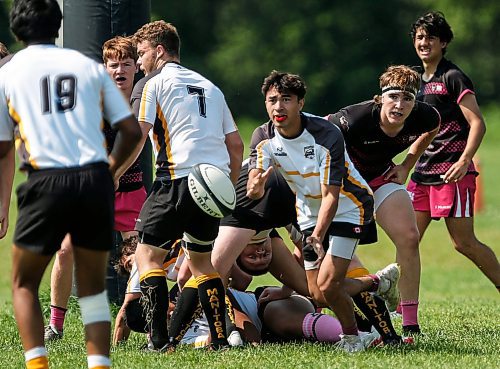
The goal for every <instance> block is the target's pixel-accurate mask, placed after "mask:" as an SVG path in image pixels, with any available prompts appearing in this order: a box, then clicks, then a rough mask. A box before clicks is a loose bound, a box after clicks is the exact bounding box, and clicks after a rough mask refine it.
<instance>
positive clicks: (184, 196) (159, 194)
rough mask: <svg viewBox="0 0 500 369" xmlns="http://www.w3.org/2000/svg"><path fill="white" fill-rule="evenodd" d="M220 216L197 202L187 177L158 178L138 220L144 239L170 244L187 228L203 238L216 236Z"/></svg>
mask: <svg viewBox="0 0 500 369" xmlns="http://www.w3.org/2000/svg"><path fill="white" fill-rule="evenodd" d="M219 223H220V219H219V218H214V217H212V216H210V215H208V214H207V213H205V212H204V211H203V210H201V209H200V208H199V207H198V205H196V203H195V202H194V200H193V198H192V197H191V194H190V193H189V189H188V186H187V177H183V178H178V179H174V180H171V179H157V180H156V181H155V182H154V183H153V187H152V188H151V191H150V194H149V196H148V198H147V199H146V202H145V203H144V205H143V206H142V210H141V213H140V214H139V218H138V219H137V223H136V224H135V230H136V231H138V232H139V237H140V239H141V242H143V243H145V244H148V245H152V246H157V247H163V248H169V247H170V246H171V245H172V243H173V242H174V241H175V240H178V239H179V238H182V236H183V234H184V232H186V233H189V234H190V235H191V236H192V237H194V238H196V239H197V240H200V241H203V242H209V241H213V240H215V238H216V237H217V234H218V233H219Z"/></svg>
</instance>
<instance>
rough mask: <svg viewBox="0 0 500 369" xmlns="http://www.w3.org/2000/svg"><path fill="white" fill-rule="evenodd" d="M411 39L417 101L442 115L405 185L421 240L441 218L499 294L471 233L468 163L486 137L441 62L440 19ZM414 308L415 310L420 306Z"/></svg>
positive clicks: (472, 102)
mask: <svg viewBox="0 0 500 369" xmlns="http://www.w3.org/2000/svg"><path fill="white" fill-rule="evenodd" d="M410 35H411V37H412V40H413V44H414V47H415V51H416V53H417V56H418V57H419V58H420V60H421V61H422V65H423V73H422V85H421V86H420V90H419V92H418V94H417V99H418V100H421V101H424V102H426V103H429V104H430V105H432V106H434V107H435V108H436V109H437V110H438V111H439V113H440V114H441V127H440V129H439V132H438V133H437V135H436V136H435V138H434V140H433V141H432V143H431V145H430V146H429V147H428V148H427V150H425V151H424V153H423V155H422V156H421V157H420V159H419V160H418V162H417V164H416V166H415V171H414V172H413V174H412V176H411V181H410V183H409V184H408V192H409V193H410V196H411V198H412V201H413V207H414V209H415V212H416V217H417V225H418V230H419V232H420V238H422V237H423V235H424V233H425V231H426V229H427V227H428V226H429V223H430V222H431V220H432V219H439V218H445V223H446V227H447V229H448V233H449V234H450V237H451V239H452V242H453V244H454V246H455V249H456V250H457V251H458V252H460V253H461V254H463V255H465V256H466V257H467V258H469V259H470V260H471V261H472V262H474V264H476V265H477V267H478V268H479V269H480V270H481V271H482V272H483V273H484V274H485V275H486V277H488V278H489V279H490V280H491V282H493V284H494V285H495V286H496V288H497V289H499V288H500V264H499V263H498V259H497V257H496V255H495V253H494V252H493V250H491V249H490V248H489V247H488V246H486V245H485V244H483V243H482V242H481V241H479V240H478V239H477V238H476V235H475V233H474V195H475V191H476V176H477V175H478V172H477V171H476V168H475V166H474V162H473V161H472V159H473V157H474V155H475V154H476V152H477V150H478V148H479V145H480V144H481V141H482V139H483V137H484V134H485V132H486V126H485V123H484V120H483V117H482V115H481V111H480V109H479V106H478V103H477V100H476V96H475V93H474V86H473V84H472V81H471V80H470V78H469V77H467V75H466V74H465V73H464V72H463V71H462V70H461V69H460V68H458V67H457V66H456V65H455V64H453V63H452V62H450V61H449V60H448V59H446V58H445V57H444V55H445V52H446V48H447V46H448V44H449V43H450V42H451V41H452V39H453V32H452V30H451V27H450V25H449V24H448V22H447V21H446V19H445V17H444V15H443V14H442V13H440V12H430V13H427V14H424V15H423V16H421V17H419V18H418V19H417V20H416V21H415V23H414V24H413V25H412V27H411V32H410ZM403 303H404V302H403ZM410 303H411V302H408V305H410ZM413 305H414V308H415V309H416V306H417V305H418V301H414V302H413ZM403 308H404V305H403ZM403 324H404V326H405V327H406V328H405V329H406V330H408V331H415V332H418V331H419V326H418V323H417V322H406V323H405V322H403Z"/></svg>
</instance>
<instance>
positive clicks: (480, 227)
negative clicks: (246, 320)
mask: <svg viewBox="0 0 500 369" xmlns="http://www.w3.org/2000/svg"><path fill="white" fill-rule="evenodd" d="M483 113H484V115H485V117H486V120H487V127H488V132H487V134H486V138H485V140H484V142H483V144H482V146H481V149H480V153H479V154H480V160H481V169H482V172H481V173H482V175H481V177H480V179H481V181H482V185H483V188H484V192H483V196H484V204H485V207H484V209H483V211H482V212H481V213H479V214H478V215H477V217H476V223H475V225H476V233H477V235H478V237H479V238H480V239H481V241H483V242H484V243H486V244H488V245H490V247H492V248H493V249H494V250H495V252H496V253H497V255H498V254H500V226H499V225H500V192H499V191H496V190H495V188H496V186H497V185H498V183H500V171H499V159H498V158H499V157H500V147H499V145H498V142H500V109H484V108H483ZM242 131H243V132H246V133H245V137H248V132H251V131H252V128H251V127H248V126H247V125H245V126H244V127H243V126H242ZM248 141H249V140H248V139H246V142H248ZM21 180H22V176H20V175H18V176H17V177H16V182H19V181H21ZM13 202H15V200H14V201H13ZM14 218H15V210H14V208H12V211H11V228H10V231H9V234H8V235H7V237H6V238H5V239H4V240H1V241H0V248H1V250H2V251H3V258H1V259H0V269H1V270H2V271H3V273H1V274H0V327H1V330H0V368H22V367H23V356H22V349H21V345H20V341H19V336H18V334H17V328H16V325H15V321H14V319H13V314H12V305H11V302H10V301H11V296H10V282H9V281H10V243H11V239H12V231H13V228H14ZM379 238H380V242H379V243H378V244H377V245H372V246H364V247H360V249H359V255H360V256H361V258H362V260H363V261H364V262H365V264H366V265H367V266H368V267H369V268H370V269H372V270H375V269H377V268H380V267H381V266H383V265H385V264H388V263H390V262H392V261H393V260H394V247H393V246H392V245H391V243H390V242H389V241H388V239H387V237H386V236H385V235H383V234H380V237H379ZM421 254H422V265H423V268H422V285H421V298H420V300H421V303H420V307H421V309H420V323H421V326H422V329H423V330H424V332H425V335H423V336H421V337H419V338H417V340H416V344H415V345H412V346H407V347H400V348H383V349H374V350H370V351H367V352H363V353H360V354H356V355H346V354H343V353H341V352H338V351H337V350H335V349H333V348H332V347H331V346H327V345H318V344H309V343H307V344H294V345H269V346H267V345H266V346H261V347H258V348H244V349H238V350H231V351H228V352H224V353H218V354H217V353H207V352H203V351H195V350H191V349H185V348H181V349H179V350H178V351H177V352H176V353H175V354H173V355H169V356H165V355H156V354H145V353H141V352H139V351H138V347H139V346H141V345H142V344H143V343H144V342H143V341H144V338H143V337H142V336H141V335H139V334H132V336H131V338H130V340H129V341H128V342H127V343H126V344H124V345H122V346H119V347H116V348H114V349H113V352H112V359H113V363H114V368H123V369H125V368H127V369H128V368H201V367H203V368H366V369H374V368H384V369H385V368H396V367H399V368H429V369H431V368H450V369H451V368H476V369H489V368H492V369H493V368H500V298H499V294H498V292H497V291H496V290H495V288H494V287H493V286H492V285H491V283H490V282H489V281H488V280H487V279H486V278H485V277H484V276H483V275H482V274H481V272H480V271H479V270H478V269H477V268H476V267H475V266H474V265H472V263H471V262H469V261H468V260H467V259H465V258H464V257H462V256H461V255H459V254H458V253H456V252H455V251H454V250H453V247H452V246H451V242H450V241H449V238H448V236H447V233H446V230H445V227H444V223H443V222H435V223H433V224H432V225H431V226H430V228H429V230H428V232H427V234H426V237H425V238H424V241H423V242H422V245H421ZM48 275H49V273H46V278H45V281H44V284H43V285H42V287H41V295H42V299H43V301H44V304H43V305H44V306H45V307H47V306H48V287H47V286H48V284H47V278H48ZM262 283H265V284H277V282H275V281H274V280H272V279H271V278H270V277H259V278H257V279H256V280H255V281H254V283H253V285H258V284H262ZM46 313H47V316H48V312H46ZM66 322H67V323H66V326H65V339H64V340H62V341H61V342H56V343H54V344H50V345H49V346H48V349H49V355H50V364H51V368H64V369H66V368H85V367H86V361H85V353H84V346H83V335H82V324H81V321H80V319H79V312H78V307H77V304H76V303H75V301H74V300H73V301H72V303H71V304H70V310H69V312H68V318H67V321H66ZM400 325H401V324H400V322H399V321H396V322H395V326H396V329H398V330H399V329H400Z"/></svg>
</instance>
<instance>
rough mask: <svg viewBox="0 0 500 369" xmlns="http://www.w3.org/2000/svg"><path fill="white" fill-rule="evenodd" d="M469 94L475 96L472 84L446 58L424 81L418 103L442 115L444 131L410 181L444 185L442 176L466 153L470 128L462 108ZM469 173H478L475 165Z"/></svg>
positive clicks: (431, 145)
mask: <svg viewBox="0 0 500 369" xmlns="http://www.w3.org/2000/svg"><path fill="white" fill-rule="evenodd" d="M468 93H471V94H474V87H473V85H472V81H471V80H470V79H469V77H467V76H466V75H465V74H464V72H462V71H461V70H460V69H459V68H458V67H457V66H456V65H455V64H453V63H451V62H450V61H449V60H447V59H445V58H443V59H441V61H440V62H439V64H438V66H437V69H436V72H435V73H434V76H433V77H432V78H431V79H430V80H429V81H424V80H422V85H421V87H420V90H419V92H418V94H417V99H418V100H420V101H424V102H426V103H428V104H431V105H432V106H434V107H435V108H436V109H437V110H438V111H439V114H441V127H440V128H439V132H438V134H437V135H436V137H434V140H433V141H432V143H431V144H430V145H429V147H428V148H427V150H425V152H424V153H423V154H422V156H421V157H420V159H419V160H418V162H417V164H416V165H415V171H414V173H413V174H412V177H411V178H412V179H413V180H414V181H415V182H417V183H422V184H442V183H443V179H442V178H441V177H440V175H442V174H444V173H446V171H447V170H448V169H450V167H451V166H452V165H453V163H455V162H457V161H458V159H459V158H460V156H461V155H462V153H463V152H464V150H465V146H466V145H467V138H468V137H469V129H470V127H469V123H468V122H467V120H466V119H465V117H464V115H463V113H462V111H461V110H460V106H459V104H460V101H461V100H462V98H463V97H464V96H465V95H466V94H468ZM468 173H476V171H475V167H474V164H473V163H472V162H471V164H470V166H469V168H468Z"/></svg>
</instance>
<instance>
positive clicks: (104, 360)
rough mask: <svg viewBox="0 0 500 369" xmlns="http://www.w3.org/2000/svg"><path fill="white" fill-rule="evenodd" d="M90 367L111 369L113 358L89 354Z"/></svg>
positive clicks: (91, 368) (92, 368) (93, 368)
mask: <svg viewBox="0 0 500 369" xmlns="http://www.w3.org/2000/svg"><path fill="white" fill-rule="evenodd" d="M87 363H88V366H89V369H109V368H111V359H110V358H109V357H107V356H104V355H89V356H87Z"/></svg>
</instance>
